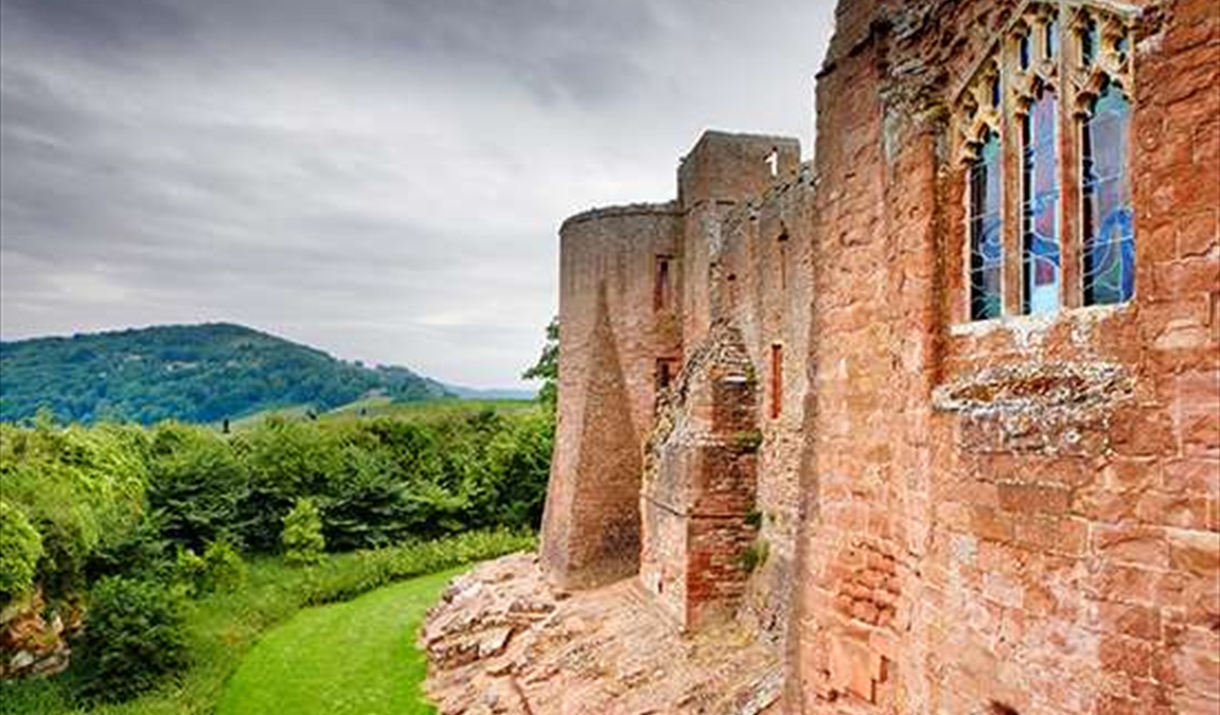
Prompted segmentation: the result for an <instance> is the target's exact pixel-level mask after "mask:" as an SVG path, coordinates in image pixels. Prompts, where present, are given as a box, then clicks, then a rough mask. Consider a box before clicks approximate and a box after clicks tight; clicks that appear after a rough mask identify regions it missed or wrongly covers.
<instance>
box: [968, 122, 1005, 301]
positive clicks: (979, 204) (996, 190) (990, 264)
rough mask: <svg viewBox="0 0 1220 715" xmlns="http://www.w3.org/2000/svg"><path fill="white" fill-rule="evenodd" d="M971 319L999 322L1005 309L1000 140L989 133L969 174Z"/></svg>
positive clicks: (995, 135)
mask: <svg viewBox="0 0 1220 715" xmlns="http://www.w3.org/2000/svg"><path fill="white" fill-rule="evenodd" d="M969 183H970V186H969V194H970V195H969V224H970V319H971V320H989V319H992V318H998V317H1000V315H1001V311H1002V309H1003V298H1002V293H1001V276H1002V273H1003V264H1004V247H1003V243H1002V239H1001V227H1002V218H1001V210H1000V191H1001V189H1000V137H999V135H998V134H996V132H994V131H992V130H988V131H987V133H986V134H985V135H984V136H983V143H982V146H981V147H980V148H979V154H978V157H977V158H976V159H975V160H974V161H973V162H972V163H971V166H970V173H969Z"/></svg>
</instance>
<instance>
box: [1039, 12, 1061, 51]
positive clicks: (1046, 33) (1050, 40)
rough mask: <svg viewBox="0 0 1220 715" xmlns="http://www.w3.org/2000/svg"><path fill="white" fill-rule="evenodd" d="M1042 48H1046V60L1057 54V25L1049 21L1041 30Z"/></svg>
mask: <svg viewBox="0 0 1220 715" xmlns="http://www.w3.org/2000/svg"><path fill="white" fill-rule="evenodd" d="M1042 37H1043V40H1044V41H1043V47H1045V48H1046V58H1047V59H1048V60H1049V59H1052V58H1054V56H1055V54H1056V53H1058V52H1059V24H1058V23H1056V22H1055V21H1054V20H1049V21H1048V22H1047V23H1046V26H1045V27H1044V28H1043V35H1042Z"/></svg>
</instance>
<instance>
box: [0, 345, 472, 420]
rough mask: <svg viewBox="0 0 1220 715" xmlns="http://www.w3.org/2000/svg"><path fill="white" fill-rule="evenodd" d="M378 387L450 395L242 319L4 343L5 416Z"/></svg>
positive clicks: (206, 409) (427, 382)
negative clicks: (241, 322) (41, 410)
mask: <svg viewBox="0 0 1220 715" xmlns="http://www.w3.org/2000/svg"><path fill="white" fill-rule="evenodd" d="M370 394H379V395H384V396H386V397H389V398H391V399H392V400H394V401H397V402H408V401H413V400H425V399H433V398H437V397H446V396H453V393H452V392H451V391H449V390H448V389H446V388H445V386H444V385H442V384H441V383H439V382H436V381H435V380H431V379H428V378H426V377H422V376H420V375H417V374H415V373H414V372H412V371H410V370H408V369H406V368H403V367H384V366H382V367H376V368H370V367H365V366H364V365H362V364H360V363H350V362H345V361H342V360H339V359H337V358H334V357H332V356H331V355H328V354H327V353H324V352H322V351H321V350H316V349H314V348H311V347H308V346H305V345H300V344H298V343H293V342H290V341H288V340H284V339H283V338H278V337H275V336H274V335H268V334H267V333H262V332H259V331H257V330H253V329H251V328H247V327H244V326H241V325H232V324H228V323H210V324H205V325H169V326H162V327H154V328H142V329H133V330H123V331H118V332H108V333H92V334H84V335H75V336H72V337H67V338H35V339H32V340H19V341H13V342H0V420H5V421H14V420H20V419H24V418H27V417H30V416H32V415H34V414H35V412H37V411H38V409H39V408H40V407H44V406H45V407H47V408H49V409H50V410H51V411H52V412H53V413H54V414H55V416H56V417H57V418H59V419H61V420H69V421H80V422H93V421H96V420H98V419H103V418H109V417H113V418H119V419H130V420H136V421H138V422H143V423H150V422H156V421H159V420H163V419H169V418H173V419H178V420H183V421H189V422H215V421H218V420H221V419H225V418H232V417H239V416H241V415H246V414H250V413H253V412H258V411H261V410H267V409H274V408H277V407H288V406H294V405H308V406H310V407H312V408H314V409H317V410H319V411H322V410H328V409H331V408H334V407H338V406H340V405H344V404H347V403H349V402H352V401H353V400H356V399H359V398H361V397H364V396H367V395H370Z"/></svg>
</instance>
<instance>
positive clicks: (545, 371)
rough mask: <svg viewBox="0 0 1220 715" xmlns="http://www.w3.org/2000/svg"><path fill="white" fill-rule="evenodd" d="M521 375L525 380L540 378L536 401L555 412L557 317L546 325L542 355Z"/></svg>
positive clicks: (557, 393)
mask: <svg viewBox="0 0 1220 715" xmlns="http://www.w3.org/2000/svg"><path fill="white" fill-rule="evenodd" d="M521 377H523V378H525V379H526V380H542V387H541V388H540V389H539V390H538V401H539V402H541V403H542V405H543V406H544V407H545V408H546V409H547V411H548V412H549V413H550V414H552V415H553V414H555V407H556V405H557V404H558V402H559V318H558V317H555V318H552V319H551V322H550V323H549V324H548V325H547V326H546V344H545V345H543V347H542V355H540V356H539V357H538V362H536V363H534V365H533V367H531V368H530V369H528V370H526V371H525V372H524V373H523V374H522V375H521Z"/></svg>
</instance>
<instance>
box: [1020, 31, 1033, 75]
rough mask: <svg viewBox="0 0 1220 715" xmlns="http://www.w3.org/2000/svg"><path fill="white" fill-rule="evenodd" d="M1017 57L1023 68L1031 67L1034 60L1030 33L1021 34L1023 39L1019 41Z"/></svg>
mask: <svg viewBox="0 0 1220 715" xmlns="http://www.w3.org/2000/svg"><path fill="white" fill-rule="evenodd" d="M1017 57H1018V60H1019V61H1020V63H1021V69H1023V70H1027V69H1029V65H1030V62H1031V61H1032V56H1031V52H1030V41H1029V33H1026V34H1024V35H1021V39H1020V40H1018V41H1017Z"/></svg>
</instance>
